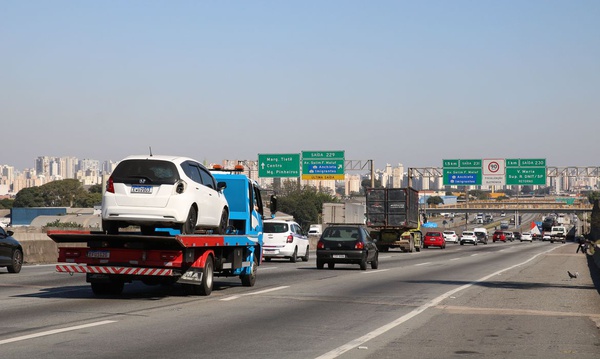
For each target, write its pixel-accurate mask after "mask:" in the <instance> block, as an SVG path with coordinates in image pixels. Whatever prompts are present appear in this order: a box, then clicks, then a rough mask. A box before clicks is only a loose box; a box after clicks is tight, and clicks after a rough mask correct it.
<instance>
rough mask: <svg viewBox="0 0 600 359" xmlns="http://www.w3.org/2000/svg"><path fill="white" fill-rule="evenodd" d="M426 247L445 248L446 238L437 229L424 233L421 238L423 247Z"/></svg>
mask: <svg viewBox="0 0 600 359" xmlns="http://www.w3.org/2000/svg"><path fill="white" fill-rule="evenodd" d="M428 247H440V248H441V249H444V248H446V239H445V238H444V234H443V233H442V232H439V231H430V232H426V233H425V237H424V238H423V248H428Z"/></svg>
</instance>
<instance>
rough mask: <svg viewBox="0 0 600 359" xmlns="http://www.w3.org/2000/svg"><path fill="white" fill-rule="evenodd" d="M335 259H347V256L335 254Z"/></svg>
mask: <svg viewBox="0 0 600 359" xmlns="http://www.w3.org/2000/svg"><path fill="white" fill-rule="evenodd" d="M332 257H333V258H346V255H345V254H334V255H332Z"/></svg>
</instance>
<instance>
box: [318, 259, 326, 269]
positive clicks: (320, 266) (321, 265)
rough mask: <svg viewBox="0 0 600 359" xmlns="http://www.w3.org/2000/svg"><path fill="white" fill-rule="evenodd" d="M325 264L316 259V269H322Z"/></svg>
mask: <svg viewBox="0 0 600 359" xmlns="http://www.w3.org/2000/svg"><path fill="white" fill-rule="evenodd" d="M324 266H325V263H324V262H323V261H320V260H318V259H317V269H323V267H324Z"/></svg>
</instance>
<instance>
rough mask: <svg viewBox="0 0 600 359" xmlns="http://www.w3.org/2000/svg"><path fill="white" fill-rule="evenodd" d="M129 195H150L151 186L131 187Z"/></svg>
mask: <svg viewBox="0 0 600 359" xmlns="http://www.w3.org/2000/svg"><path fill="white" fill-rule="evenodd" d="M131 193H152V186H135V185H134V186H131Z"/></svg>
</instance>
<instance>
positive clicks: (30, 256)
mask: <svg viewBox="0 0 600 359" xmlns="http://www.w3.org/2000/svg"><path fill="white" fill-rule="evenodd" d="M14 237H15V238H16V239H17V240H18V241H19V243H21V246H23V260H24V262H25V264H42V263H56V260H57V258H58V246H57V245H56V243H54V241H53V240H51V239H50V238H48V236H47V235H46V234H45V233H19V234H15V235H14Z"/></svg>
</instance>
